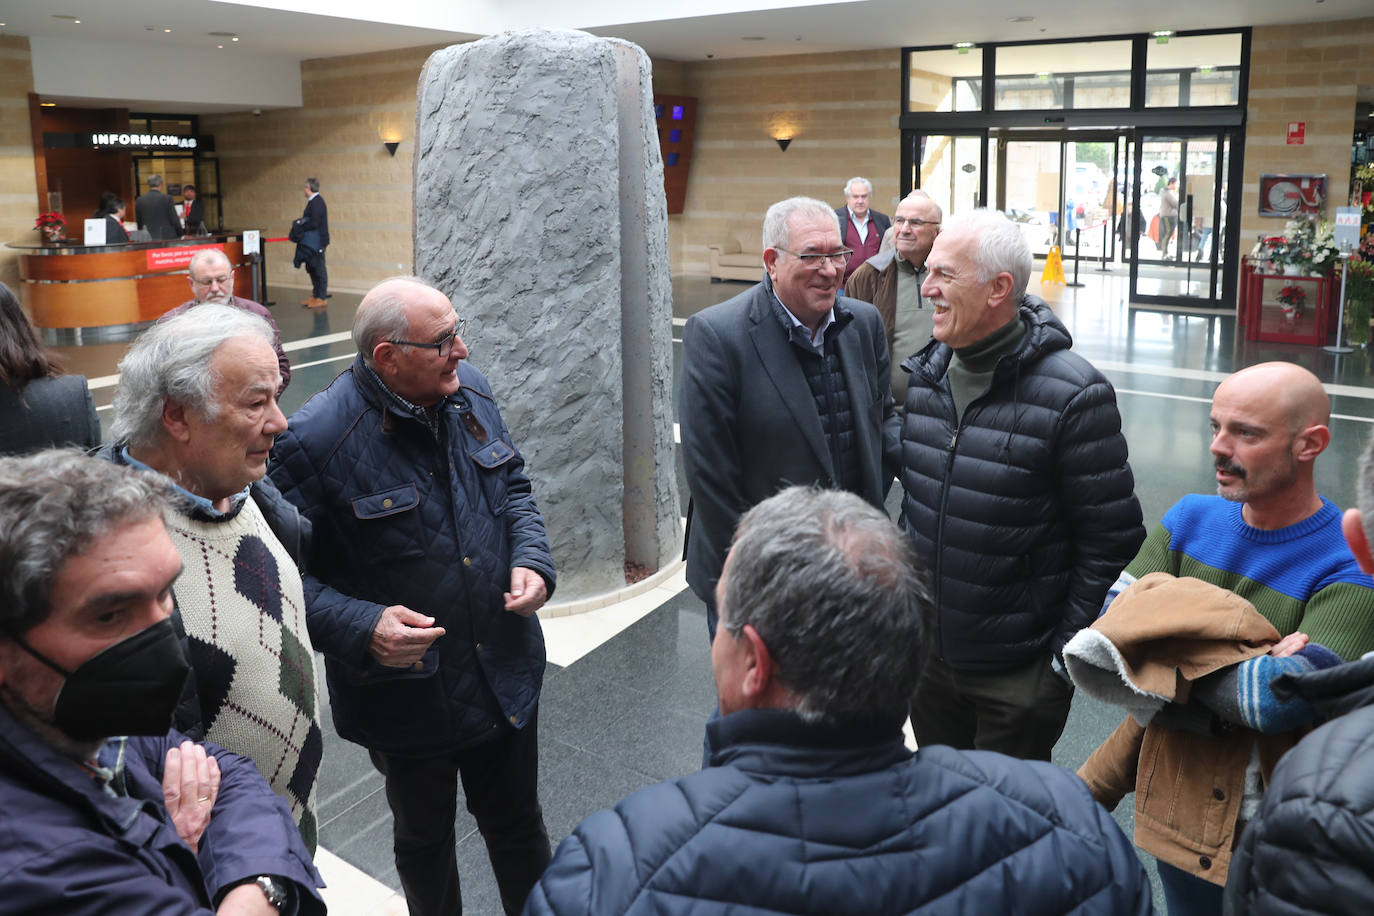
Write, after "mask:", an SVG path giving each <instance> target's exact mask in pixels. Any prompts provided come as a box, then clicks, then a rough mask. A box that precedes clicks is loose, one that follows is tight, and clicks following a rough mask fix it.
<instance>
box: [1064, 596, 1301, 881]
mask: <svg viewBox="0 0 1374 916" xmlns="http://www.w3.org/2000/svg"><path fill="white" fill-rule="evenodd" d="M1092 629H1095V630H1097V631H1098V632H1100V633H1102V634H1103V635H1105V636H1107V637H1108V638H1109V639H1110V640H1111V641H1112V643H1113V644H1114V645H1116V646H1117V648H1118V649H1119V650H1120V651H1121V654H1122V656H1123V658H1125V659H1126V660H1127V662H1128V666H1129V667H1130V668H1131V669H1132V670H1133V671H1134V672H1135V674H1136V675H1137V676H1138V678H1139V680H1137V686H1145V687H1147V688H1148V689H1151V690H1152V692H1158V693H1160V694H1161V695H1163V696H1167V697H1171V698H1172V699H1174V700H1177V701H1179V702H1182V701H1185V700H1186V699H1187V695H1188V688H1189V685H1190V682H1191V681H1193V680H1196V679H1197V678H1199V677H1202V676H1204V675H1206V674H1211V673H1213V672H1215V671H1219V670H1221V669H1222V668H1224V667H1226V666H1228V665H1233V664H1237V663H1239V662H1242V661H1245V660H1246V659H1249V658H1254V657H1256V656H1259V655H1263V654H1265V653H1266V652H1268V651H1269V648H1270V647H1271V646H1272V645H1273V644H1274V643H1275V642H1277V641H1278V639H1279V633H1278V631H1277V630H1275V629H1274V627H1273V625H1272V624H1270V623H1269V621H1267V620H1265V619H1264V617H1263V616H1262V615H1261V614H1260V613H1259V612H1258V611H1256V610H1255V609H1254V607H1253V606H1252V605H1251V604H1250V602H1248V601H1246V600H1244V599H1243V598H1240V597H1238V596H1237V595H1235V594H1234V593H1232V592H1229V591H1226V590H1225V589H1223V588H1220V587H1218V586H1215V585H1211V584H1209V583H1206V582H1203V581H1201V580H1199V579H1189V578H1179V579H1175V578H1174V577H1173V576H1170V575H1168V574H1167V573H1151V574H1150V575H1148V576H1145V577H1143V578H1142V579H1140V580H1139V581H1138V582H1136V583H1135V584H1133V585H1132V586H1131V587H1130V588H1128V589H1127V590H1126V591H1124V592H1122V593H1121V595H1120V596H1119V597H1118V598H1117V599H1116V601H1114V602H1113V603H1112V606H1111V607H1110V608H1109V609H1108V610H1107V613H1106V614H1104V615H1103V616H1102V617H1101V618H1100V619H1099V620H1098V621H1097V622H1096V623H1094V624H1093V626H1092ZM1299 737H1301V733H1299V732H1288V733H1285V734H1281V735H1263V734H1260V733H1259V732H1255V731H1252V730H1250V729H1247V728H1243V727H1240V726H1232V725H1226V726H1223V727H1221V728H1220V729H1218V733H1217V734H1216V736H1215V737H1208V736H1204V735H1199V734H1194V733H1192V732H1186V731H1179V730H1175V729H1171V728H1167V727H1163V726H1159V725H1155V724H1151V725H1148V726H1142V725H1141V724H1140V723H1138V722H1137V721H1136V720H1135V719H1134V718H1132V717H1131V716H1127V717H1126V719H1125V721H1123V722H1122V723H1121V725H1120V726H1118V727H1117V729H1116V731H1115V732H1113V733H1112V735H1111V736H1110V737H1109V738H1107V740H1106V741H1104V742H1103V743H1102V745H1101V747H1099V748H1098V749H1097V750H1095V751H1093V753H1092V755H1091V756H1090V757H1089V758H1088V759H1087V761H1086V762H1085V763H1084V764H1083V766H1082V767H1080V768H1079V770H1078V775H1079V776H1080V777H1081V778H1082V779H1083V781H1084V782H1086V783H1087V784H1088V788H1089V789H1090V790H1091V791H1092V794H1093V797H1094V798H1096V799H1097V800H1098V801H1099V802H1100V803H1101V804H1103V805H1105V806H1106V807H1107V808H1108V809H1114V808H1115V807H1116V806H1117V804H1118V803H1120V801H1121V799H1122V797H1123V796H1125V794H1126V793H1127V792H1130V791H1132V790H1134V792H1135V793H1136V795H1135V844H1136V845H1137V846H1138V847H1140V848H1141V849H1143V850H1144V851H1145V852H1148V853H1150V854H1152V855H1154V856H1156V857H1157V858H1159V859H1161V860H1162V861H1164V862H1168V863H1169V864H1170V865H1173V866H1175V867H1177V868H1181V869H1183V870H1184V871H1187V872H1189V873H1191V874H1194V875H1197V876H1198V877H1199V878H1202V879H1204V880H1206V881H1210V882H1212V883H1214V884H1225V883H1226V873H1227V870H1228V869H1229V867H1230V864H1231V850H1232V848H1233V847H1234V845H1235V842H1236V840H1237V839H1239V830H1238V829H1237V828H1238V827H1239V826H1241V825H1240V824H1238V821H1239V818H1240V804H1241V799H1242V796H1243V794H1244V789H1245V769H1246V765H1247V763H1248V762H1249V759H1250V749H1251V747H1252V746H1254V745H1255V744H1256V743H1258V745H1259V755H1260V768H1261V772H1262V775H1263V779H1264V782H1265V784H1266V785H1267V784H1268V781H1269V776H1270V774H1271V773H1272V772H1273V769H1274V765H1275V764H1276V763H1278V759H1279V757H1281V756H1282V755H1283V753H1284V752H1285V751H1287V750H1288V749H1289V748H1291V747H1292V746H1293V745H1294V744H1295V743H1297V740H1298V738H1299Z"/></svg>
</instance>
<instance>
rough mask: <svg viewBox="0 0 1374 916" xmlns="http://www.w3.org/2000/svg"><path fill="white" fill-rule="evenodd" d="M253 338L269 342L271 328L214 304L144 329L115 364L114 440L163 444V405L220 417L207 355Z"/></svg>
mask: <svg viewBox="0 0 1374 916" xmlns="http://www.w3.org/2000/svg"><path fill="white" fill-rule="evenodd" d="M254 335H256V336H258V337H261V338H262V339H263V340H265V341H267V342H268V343H269V344H270V343H272V327H271V325H269V324H268V323H267V322H266V321H265V320H263V319H262V318H260V317H258V316H257V315H254V314H253V313H252V312H245V311H244V310H243V309H237V308H234V307H233V306H230V305H216V304H213V303H205V304H202V305H197V306H195V307H194V308H190V309H187V310H186V311H184V312H182V313H180V314H178V315H172V316H170V317H167V318H163V319H161V320H160V321H158V322H157V323H156V324H154V325H153V326H152V327H151V328H149V329H148V330H147V331H144V332H143V334H142V336H140V337H139V338H138V340H137V341H135V342H134V345H133V346H132V347H130V348H129V352H128V353H127V354H126V355H125V356H124V358H123V359H122V360H120V361H119V388H118V389H116V391H115V397H114V421H113V423H112V425H111V427H110V435H111V436H112V437H113V439H114V441H115V442H118V443H127V444H129V445H132V446H135V447H140V446H142V447H148V446H152V445H155V444H157V443H158V442H159V441H161V439H162V436H163V435H164V430H163V428H162V406H163V404H164V403H165V402H166V401H174V402H176V403H178V404H184V405H185V406H186V407H188V408H190V409H191V410H194V411H195V412H197V413H198V414H200V415H201V416H202V417H205V418H206V419H208V420H213V419H214V418H215V417H216V416H218V415H219V404H218V402H216V401H215V386H216V384H217V383H218V382H219V375H218V373H216V372H215V371H214V369H213V368H211V365H210V360H211V357H212V356H214V353H215V351H216V350H217V349H219V347H220V345H221V344H223V343H224V342H225V341H228V340H233V339H235V338H237V337H252V336H254Z"/></svg>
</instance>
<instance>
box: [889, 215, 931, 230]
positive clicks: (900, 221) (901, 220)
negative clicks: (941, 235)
mask: <svg viewBox="0 0 1374 916" xmlns="http://www.w3.org/2000/svg"><path fill="white" fill-rule="evenodd" d="M892 225H894V226H897V227H899V228H900V227H902V226H912V227H913V228H916V229H920V228H921V227H922V226H934V227H936V228H937V229H938V228H939V227H940V221H939V220H938V219H921V218H919V217H915V216H912V217H906V216H894V217H892Z"/></svg>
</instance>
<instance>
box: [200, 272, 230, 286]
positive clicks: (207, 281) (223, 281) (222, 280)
mask: <svg viewBox="0 0 1374 916" xmlns="http://www.w3.org/2000/svg"><path fill="white" fill-rule="evenodd" d="M191 282H192V283H194V284H195V285H196V286H214V285H215V284H216V283H218V284H219V285H220V286H228V285H229V284H230V283H232V282H234V274H233V272H232V271H231V272H230V273H228V274H222V275H221V276H218V277H192V278H191Z"/></svg>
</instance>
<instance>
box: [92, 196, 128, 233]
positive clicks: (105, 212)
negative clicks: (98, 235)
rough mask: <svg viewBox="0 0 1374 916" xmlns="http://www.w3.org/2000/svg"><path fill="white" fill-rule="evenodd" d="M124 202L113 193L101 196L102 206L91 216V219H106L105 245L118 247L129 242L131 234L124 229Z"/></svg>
mask: <svg viewBox="0 0 1374 916" xmlns="http://www.w3.org/2000/svg"><path fill="white" fill-rule="evenodd" d="M124 210H125V205H124V201H123V200H121V199H120V198H119V195H118V194H116V193H114V192H113V191H106V192H105V193H104V194H101V195H100V206H99V207H97V208H96V210H95V212H94V213H92V214H91V219H100V217H102V216H103V217H105V244H106V245H117V244H119V243H120V242H127V241H129V233H128V232H126V231H125V229H124Z"/></svg>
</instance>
